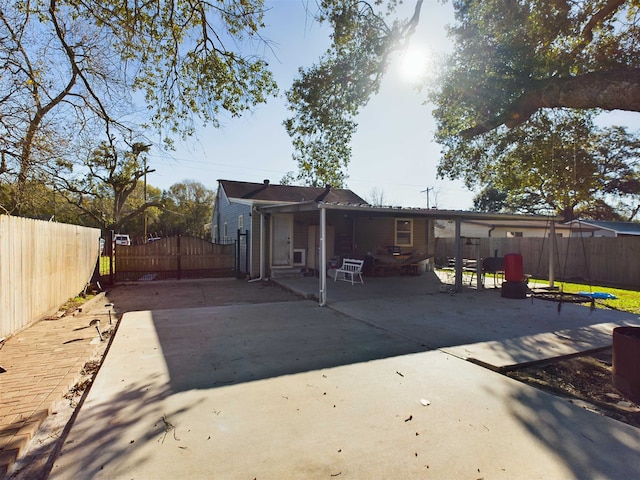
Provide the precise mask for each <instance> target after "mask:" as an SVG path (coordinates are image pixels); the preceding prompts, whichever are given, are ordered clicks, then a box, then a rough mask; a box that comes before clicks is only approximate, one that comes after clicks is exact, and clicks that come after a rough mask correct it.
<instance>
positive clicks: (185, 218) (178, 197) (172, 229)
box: [154, 180, 215, 238]
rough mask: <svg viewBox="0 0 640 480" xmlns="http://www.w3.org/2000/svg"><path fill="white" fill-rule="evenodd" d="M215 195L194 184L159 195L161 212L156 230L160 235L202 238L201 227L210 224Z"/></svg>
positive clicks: (173, 187) (188, 182)
mask: <svg viewBox="0 0 640 480" xmlns="http://www.w3.org/2000/svg"><path fill="white" fill-rule="evenodd" d="M214 198H215V192H214V191H212V190H209V189H208V188H206V187H205V186H204V185H202V184H201V183H199V182H196V181H194V180H183V181H182V182H179V183H176V184H174V185H171V187H170V188H169V190H168V191H166V192H164V193H163V204H164V205H165V208H164V209H163V211H162V213H161V214H160V217H159V218H158V221H157V224H156V225H154V226H157V230H158V231H161V232H163V234H164V235H192V236H195V237H201V238H205V236H206V232H205V225H206V224H208V223H211V215H212V214H213V201H214Z"/></svg>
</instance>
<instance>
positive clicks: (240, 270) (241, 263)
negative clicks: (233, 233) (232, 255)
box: [236, 230, 251, 278]
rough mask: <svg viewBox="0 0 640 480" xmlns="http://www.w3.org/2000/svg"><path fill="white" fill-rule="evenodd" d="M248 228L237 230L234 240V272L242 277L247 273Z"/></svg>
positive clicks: (248, 255) (248, 257)
mask: <svg viewBox="0 0 640 480" xmlns="http://www.w3.org/2000/svg"><path fill="white" fill-rule="evenodd" d="M249 245H250V243H249V230H245V231H244V232H242V230H238V240H237V241H236V274H237V277H238V278H244V277H246V276H247V275H249V274H250V273H251V272H250V268H249V261H250V257H251V255H250V254H249Z"/></svg>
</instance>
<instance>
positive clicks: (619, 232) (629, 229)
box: [568, 220, 640, 237]
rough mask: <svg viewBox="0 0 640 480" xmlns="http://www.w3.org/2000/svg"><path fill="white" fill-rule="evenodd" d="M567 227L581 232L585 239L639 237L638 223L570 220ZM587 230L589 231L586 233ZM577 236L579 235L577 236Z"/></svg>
mask: <svg viewBox="0 0 640 480" xmlns="http://www.w3.org/2000/svg"><path fill="white" fill-rule="evenodd" d="M568 225H573V228H574V229H575V230H576V231H578V232H579V230H580V229H581V230H583V231H584V232H585V233H584V234H583V236H585V237H625V236H634V235H640V223H637V222H607V221H598V220H572V221H571V222H569V223H568ZM587 229H589V230H588V231H587ZM578 235H579V234H578Z"/></svg>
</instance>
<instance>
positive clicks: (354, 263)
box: [333, 258, 364, 285]
mask: <svg viewBox="0 0 640 480" xmlns="http://www.w3.org/2000/svg"><path fill="white" fill-rule="evenodd" d="M362 265H364V260H356V259H355V258H345V259H344V260H342V266H341V267H340V268H338V269H336V274H335V276H334V277H333V281H334V282H335V281H336V280H338V275H340V274H341V275H342V278H340V280H343V281H345V282H349V281H350V282H351V285H353V284H354V281H355V277H356V276H357V277H358V278H359V279H360V283H361V284H363V285H364V281H363V280H362Z"/></svg>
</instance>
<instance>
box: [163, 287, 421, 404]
mask: <svg viewBox="0 0 640 480" xmlns="http://www.w3.org/2000/svg"><path fill="white" fill-rule="evenodd" d="M153 328H154V329H155V332H156V335H157V338H158V343H159V345H160V348H161V350H162V353H163V357H164V361H165V362H166V367H167V369H168V373H169V379H170V388H171V390H172V391H174V392H179V391H185V390H191V389H208V388H213V387H219V386H225V385H231V384H237V383H241V382H249V381H255V380H261V379H265V378H270V377H277V376H281V375H290V374H295V373H299V372H305V371H312V370H320V369H323V368H330V367H335V366H339V365H348V364H353V363H360V362H367V361H370V360H374V359H380V358H387V357H393V356H397V355H405V354H408V353H415V352H419V351H424V350H426V349H428V347H427V346H426V345H425V344H422V343H420V342H418V341H412V340H407V339H405V338H402V337H399V336H397V335H394V334H393V333H390V332H387V331H385V330H383V329H380V328H371V326H370V325H367V324H365V323H363V322H359V321H357V320H354V319H352V318H349V317H348V316H346V315H343V314H341V313H339V312H336V311H333V310H331V309H328V308H320V307H318V306H317V305H315V304H314V303H313V302H311V301H308V300H301V301H298V302H280V303H269V304H261V305H241V306H234V307H212V308H202V309H191V310H189V311H188V314H187V312H185V311H183V310H165V311H157V312H153Z"/></svg>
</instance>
